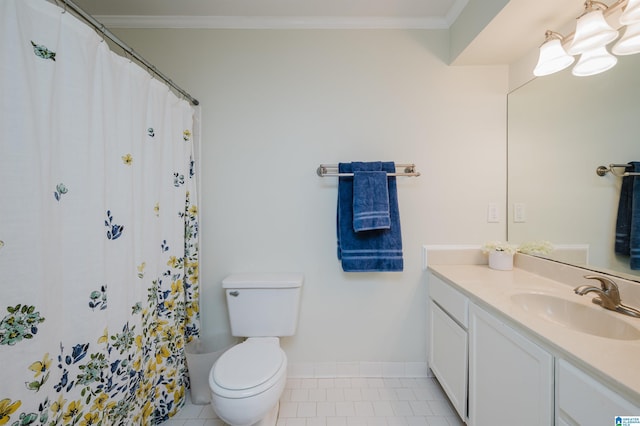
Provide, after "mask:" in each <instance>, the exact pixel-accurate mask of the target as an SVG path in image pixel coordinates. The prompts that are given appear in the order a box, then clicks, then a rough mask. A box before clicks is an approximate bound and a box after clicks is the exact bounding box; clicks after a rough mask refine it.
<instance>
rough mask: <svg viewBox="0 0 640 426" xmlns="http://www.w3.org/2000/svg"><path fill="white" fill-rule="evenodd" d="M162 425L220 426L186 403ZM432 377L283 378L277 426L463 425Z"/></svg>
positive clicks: (207, 412) (205, 408) (206, 409)
mask: <svg viewBox="0 0 640 426" xmlns="http://www.w3.org/2000/svg"><path fill="white" fill-rule="evenodd" d="M163 425H166V426H224V425H225V424H224V422H222V421H221V420H220V419H218V418H217V416H216V415H215V413H214V412H213V410H212V409H211V406H210V405H194V404H191V403H188V404H187V405H186V406H185V407H184V408H183V409H182V410H181V411H180V413H178V415H177V416H175V417H174V418H172V419H171V420H168V421H167V422H165V423H163ZM463 425H464V424H463V423H462V421H460V419H459V418H458V416H457V415H456V413H455V412H454V410H453V408H452V407H451V404H450V403H449V400H448V399H447V398H446V396H445V395H444V392H443V391H442V388H441V387H440V385H439V384H438V382H437V381H436V380H435V379H433V378H398V379H396V378H390V379H387V378H384V379H383V378H334V379H289V380H288V381H287V387H286V389H285V390H284V392H283V394H282V398H281V399H280V414H279V417H278V423H277V426H463Z"/></svg>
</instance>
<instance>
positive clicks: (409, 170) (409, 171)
mask: <svg viewBox="0 0 640 426" xmlns="http://www.w3.org/2000/svg"><path fill="white" fill-rule="evenodd" d="M396 169H404V171H403V172H396V173H389V174H388V175H387V176H409V177H418V176H420V172H416V165H415V164H396ZM316 173H317V174H318V176H320V177H325V176H338V177H348V176H353V173H339V172H338V165H337V164H320V165H319V166H318V169H317V170H316Z"/></svg>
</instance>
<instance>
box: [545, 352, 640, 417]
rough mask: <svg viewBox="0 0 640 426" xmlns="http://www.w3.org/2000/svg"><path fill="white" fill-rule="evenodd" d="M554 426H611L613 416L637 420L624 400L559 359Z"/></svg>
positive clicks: (636, 409) (635, 408)
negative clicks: (569, 425) (629, 417)
mask: <svg viewBox="0 0 640 426" xmlns="http://www.w3.org/2000/svg"><path fill="white" fill-rule="evenodd" d="M556 371H557V373H556V375H557V377H556V389H557V391H556V392H557V400H558V403H557V416H558V417H557V420H558V422H557V423H558V424H571V425H573V424H581V425H587V424H592V425H613V424H615V422H614V418H615V417H617V416H638V414H640V407H638V406H635V405H634V404H632V403H631V402H629V401H627V400H625V399H624V398H623V397H621V396H620V395H618V394H616V393H615V392H613V391H611V390H610V389H609V388H607V387H605V386H604V385H603V384H601V383H599V382H597V381H596V380H595V379H593V378H592V377H590V376H588V375H587V374H585V373H584V372H582V371H580V370H578V369H577V368H576V367H575V366H573V365H571V364H569V363H568V362H567V361H565V360H563V359H559V360H557V364H556Z"/></svg>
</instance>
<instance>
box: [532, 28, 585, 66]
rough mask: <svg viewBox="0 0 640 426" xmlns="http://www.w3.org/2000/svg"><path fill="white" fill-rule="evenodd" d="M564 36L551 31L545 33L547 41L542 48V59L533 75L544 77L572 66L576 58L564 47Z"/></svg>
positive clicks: (540, 58) (539, 59)
mask: <svg viewBox="0 0 640 426" xmlns="http://www.w3.org/2000/svg"><path fill="white" fill-rule="evenodd" d="M563 39H564V37H562V35H560V34H558V33H556V32H554V31H549V30H547V32H546V33H545V40H544V43H543V44H542V46H540V57H539V58H538V64H537V65H536V67H535V69H534V70H533V75H535V76H536V77H542V76H544V75H549V74H553V73H555V72H558V71H562V70H563V69H565V68H567V67H568V66H569V65H571V64H572V63H573V62H574V61H575V60H576V58H574V57H573V56H571V55H569V54H568V53H567V52H566V51H565V50H564V47H562V40H563Z"/></svg>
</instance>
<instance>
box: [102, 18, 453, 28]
mask: <svg viewBox="0 0 640 426" xmlns="http://www.w3.org/2000/svg"><path fill="white" fill-rule="evenodd" d="M95 18H96V19H97V20H98V21H100V22H101V23H102V24H103V25H105V26H106V27H108V28H193V29H448V28H449V26H450V23H449V22H448V21H449V20H450V17H445V18H429V17H425V18H410V17H398V18H395V17H394V18H392V17H376V16H369V17H344V16H287V17H283V16H142V15H128V16H126V15H97V16H95Z"/></svg>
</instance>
